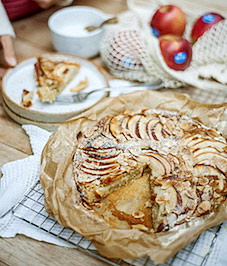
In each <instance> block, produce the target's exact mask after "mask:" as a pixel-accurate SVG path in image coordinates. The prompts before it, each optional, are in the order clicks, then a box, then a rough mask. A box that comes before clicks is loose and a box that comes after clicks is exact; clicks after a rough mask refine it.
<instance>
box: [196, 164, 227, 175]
mask: <svg viewBox="0 0 227 266" xmlns="http://www.w3.org/2000/svg"><path fill="white" fill-rule="evenodd" d="M194 171H195V172H194V173H195V175H196V176H220V177H225V176H224V175H223V173H222V172H220V171H219V170H218V169H217V168H214V167H213V166H210V165H204V164H197V165H195V166H194Z"/></svg>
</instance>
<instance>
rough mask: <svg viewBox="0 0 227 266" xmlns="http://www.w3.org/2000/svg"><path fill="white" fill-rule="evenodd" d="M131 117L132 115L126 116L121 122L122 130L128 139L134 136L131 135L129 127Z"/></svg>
mask: <svg viewBox="0 0 227 266" xmlns="http://www.w3.org/2000/svg"><path fill="white" fill-rule="evenodd" d="M129 119H130V116H125V118H124V119H123V121H122V123H121V132H122V134H123V135H124V136H125V138H126V139H127V140H131V139H132V136H131V134H130V132H129V128H128V120H129Z"/></svg>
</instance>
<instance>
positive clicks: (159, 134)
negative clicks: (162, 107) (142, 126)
mask: <svg viewBox="0 0 227 266" xmlns="http://www.w3.org/2000/svg"><path fill="white" fill-rule="evenodd" d="M162 130H163V126H162V124H161V123H160V122H159V123H157V124H155V126H154V129H153V132H152V136H153V138H154V139H155V140H162V139H163V131H162Z"/></svg>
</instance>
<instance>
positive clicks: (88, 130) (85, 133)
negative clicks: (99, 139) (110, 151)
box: [84, 127, 95, 138]
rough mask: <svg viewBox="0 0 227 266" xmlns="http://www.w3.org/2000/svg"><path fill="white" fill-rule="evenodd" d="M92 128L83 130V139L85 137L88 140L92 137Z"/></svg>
mask: <svg viewBox="0 0 227 266" xmlns="http://www.w3.org/2000/svg"><path fill="white" fill-rule="evenodd" d="M94 131H95V130H94V128H92V127H89V128H86V129H85V130H84V135H85V137H87V138H90V137H91V136H92V134H93V133H94Z"/></svg>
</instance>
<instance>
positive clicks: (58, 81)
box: [35, 57, 80, 102]
mask: <svg viewBox="0 0 227 266" xmlns="http://www.w3.org/2000/svg"><path fill="white" fill-rule="evenodd" d="M79 69H80V64H79V63H77V62H75V61H72V60H57V59H56V60H55V59H52V58H45V57H38V58H37V63H36V64H35V74H36V81H37V85H38V87H39V88H38V90H37V94H38V96H39V98H40V100H41V101H42V102H54V101H55V100H56V96H57V94H58V93H60V92H62V91H63V90H64V89H65V87H66V86H67V85H68V83H69V82H70V81H71V80H72V79H73V78H74V77H75V76H76V75H77V73H78V72H79Z"/></svg>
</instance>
